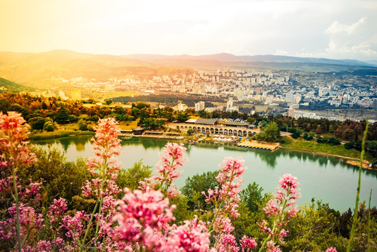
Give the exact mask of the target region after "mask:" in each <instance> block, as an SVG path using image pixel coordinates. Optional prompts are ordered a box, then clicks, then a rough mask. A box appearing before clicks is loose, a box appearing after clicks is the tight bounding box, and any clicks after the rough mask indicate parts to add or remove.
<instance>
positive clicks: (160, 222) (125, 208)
mask: <svg viewBox="0 0 377 252" xmlns="http://www.w3.org/2000/svg"><path fill="white" fill-rule="evenodd" d="M125 193H126V195H125V196H124V197H123V199H122V200H120V201H117V202H116V205H118V213H117V214H115V216H114V217H113V220H114V221H117V222H118V224H119V226H117V227H115V229H114V230H115V237H117V238H116V239H119V240H124V241H128V242H130V241H131V242H136V241H138V242H140V243H141V244H140V245H145V246H148V247H150V246H152V245H153V244H155V241H156V240H155V238H156V237H155V236H154V235H156V234H157V233H158V231H160V230H162V229H163V228H164V229H165V228H167V227H168V222H169V221H171V220H174V216H173V213H172V211H173V210H174V208H175V206H171V207H169V200H168V199H163V194H162V193H161V192H159V191H154V190H149V191H147V192H141V191H139V190H135V191H134V192H133V193H132V192H130V191H129V190H128V189H126V190H125ZM156 232H157V233H156Z"/></svg>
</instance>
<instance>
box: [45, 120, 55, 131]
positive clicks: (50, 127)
mask: <svg viewBox="0 0 377 252" xmlns="http://www.w3.org/2000/svg"><path fill="white" fill-rule="evenodd" d="M43 130H45V131H54V130H55V126H54V123H53V122H51V121H47V122H45V124H44V125H43Z"/></svg>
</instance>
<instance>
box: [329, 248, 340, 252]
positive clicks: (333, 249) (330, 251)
mask: <svg viewBox="0 0 377 252" xmlns="http://www.w3.org/2000/svg"><path fill="white" fill-rule="evenodd" d="M326 252H338V251H337V250H336V248H333V247H330V248H328V249H326Z"/></svg>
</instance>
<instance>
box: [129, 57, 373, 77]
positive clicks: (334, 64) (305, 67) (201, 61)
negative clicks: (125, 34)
mask: <svg viewBox="0 0 377 252" xmlns="http://www.w3.org/2000/svg"><path fill="white" fill-rule="evenodd" d="M124 57H127V58H133V59H138V60H143V61H145V62H150V63H154V64H159V65H172V66H185V67H189V68H195V69H200V70H211V71H213V70H217V69H221V70H226V69H228V68H233V69H239V70H246V71H248V70H261V71H265V70H293V71H305V72H350V73H353V72H355V71H356V72H360V70H363V71H367V72H368V74H377V67H376V65H374V64H373V62H362V61H357V60H334V59H325V58H301V57H291V56H280V55H254V56H247V55H246V56H236V55H232V54H228V53H220V54H212V55H200V56H192V55H173V56H168V55H159V54H130V55H125V56H124Z"/></svg>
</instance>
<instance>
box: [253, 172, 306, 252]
mask: <svg viewBox="0 0 377 252" xmlns="http://www.w3.org/2000/svg"><path fill="white" fill-rule="evenodd" d="M299 185H300V184H299V183H298V182H297V178H296V177H293V176H292V175H291V174H284V175H283V177H282V178H280V180H279V185H278V188H277V194H276V195H275V197H274V198H273V199H271V200H269V201H268V202H267V205H266V207H265V208H264V209H263V210H264V212H265V213H266V215H267V216H268V217H269V219H270V222H271V223H270V225H269V223H268V222H267V221H266V220H262V222H261V223H257V224H258V226H259V228H260V230H261V231H263V232H266V233H267V234H268V235H269V236H268V237H267V238H266V240H265V242H267V251H280V248H279V246H278V245H276V241H278V240H279V239H282V238H283V237H285V236H286V235H287V234H288V232H289V231H288V230H285V229H284V228H283V227H284V226H286V225H287V223H288V222H289V219H290V218H292V217H294V216H295V215H296V214H297V213H298V211H299V209H298V208H297V207H296V206H295V204H296V199H298V198H300V197H301V194H300V193H299V190H300V189H299V188H298V186H299ZM270 239H271V240H270ZM263 244H265V243H263Z"/></svg>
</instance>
